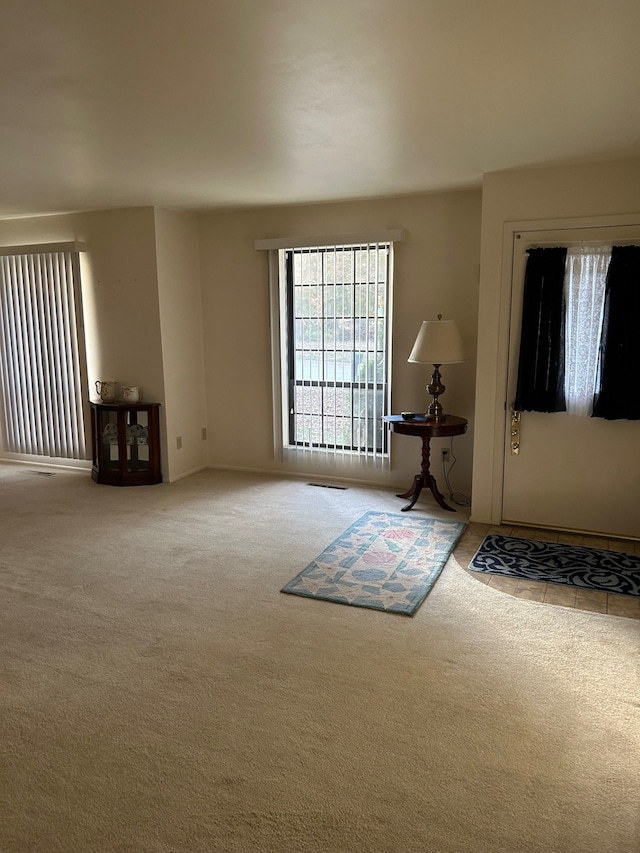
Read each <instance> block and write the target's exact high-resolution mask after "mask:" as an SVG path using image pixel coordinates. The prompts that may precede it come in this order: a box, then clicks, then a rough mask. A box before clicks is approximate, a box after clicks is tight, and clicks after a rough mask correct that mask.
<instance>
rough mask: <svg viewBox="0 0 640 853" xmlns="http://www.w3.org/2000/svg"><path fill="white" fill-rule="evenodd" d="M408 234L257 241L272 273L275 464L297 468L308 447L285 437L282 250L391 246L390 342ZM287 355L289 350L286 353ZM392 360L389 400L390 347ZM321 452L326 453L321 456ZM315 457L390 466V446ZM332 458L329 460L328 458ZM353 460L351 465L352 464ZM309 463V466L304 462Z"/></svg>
mask: <svg viewBox="0 0 640 853" xmlns="http://www.w3.org/2000/svg"><path fill="white" fill-rule="evenodd" d="M407 236H408V234H407V232H406V231H405V230H404V229H402V228H395V229H384V230H379V231H369V232H357V233H350V234H324V235H318V236H306V237H300V236H296V237H275V238H273V237H270V238H266V239H261V240H256V241H255V243H254V247H255V249H256V250H258V251H266V252H268V274H269V311H270V329H271V375H272V398H273V407H272V415H273V433H272V437H273V453H274V458H275V460H276V461H281V462H291V463H293V464H294V465H295V463H296V460H300V459H301V458H302V456H303V454H306V453H307V452H308V448H301V447H297V446H295V445H291V444H289V441H288V438H289V436H288V433H287V434H286V435H285V432H284V429H285V425H286V424H287V419H288V400H287V397H286V395H283V393H282V375H283V368H284V365H283V347H282V336H283V328H282V327H283V318H284V317H286V288H285V287H284V286H283V284H284V282H285V270H284V255H283V253H282V252H281V251H280V250H282V249H294V248H308V247H313V248H317V247H321V246H339V245H354V244H363V243H383V242H388V243H390V244H391V251H390V255H389V288H390V290H389V293H390V296H389V304H388V306H387V326H388V330H389V335H390V340H391V335H392V330H393V290H394V262H393V259H394V250H395V244H396V243H398V242H401V241H403V240H406V239H407ZM284 352H286V350H284ZM388 357H389V373H388V376H389V383H388V384H389V391H388V395H389V399H391V394H392V370H391V346H389V347H388ZM321 451H324V454H325V455H324V457H322V453H321ZM312 452H313V454H314V458H315V459H316V460H317V461H318V464H320V465H323V464H324V463H323V462H322V461H321V459H322V458H324V459H327V464H329V465H330V466H331V468H332V469H334V468H335V465H336V464H338V462H337V460H338V459H342V460H343V462H344V464H345V465H346V466H347V467H348V468H352V467H353V464H354V463H357V465H358V467H359V468H362V466H364V467H374V468H375V467H379V466H382V467H385V468H389V467H390V459H391V447H390V445H389V446H388V447H387V453H386V454H384V455H381V454H378V455H376V456H375V457H371V456H367V455H365V454H363V453H361V452H357V451H343V452H339V453H338V454H335V453H332V452H331V451H328V450H326V449H325V448H316V449H313V450H312ZM328 457H330V459H328ZM349 460H351V462H350V461H349ZM304 464H307V463H304Z"/></svg>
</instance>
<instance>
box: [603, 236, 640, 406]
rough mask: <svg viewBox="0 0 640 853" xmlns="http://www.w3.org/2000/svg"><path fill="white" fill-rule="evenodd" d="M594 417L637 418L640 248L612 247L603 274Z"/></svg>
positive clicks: (639, 339) (638, 401)
mask: <svg viewBox="0 0 640 853" xmlns="http://www.w3.org/2000/svg"><path fill="white" fill-rule="evenodd" d="M599 371H600V384H599V391H598V393H596V399H595V403H594V406H593V415H594V417H596V418H606V419H607V420H610V421H612V420H620V419H625V420H630V421H635V420H639V419H640V379H639V377H640V246H614V247H613V249H612V250H611V263H610V264H609V270H608V272H607V289H606V294H605V301H604V320H603V324H602V341H601V344H600V365H599Z"/></svg>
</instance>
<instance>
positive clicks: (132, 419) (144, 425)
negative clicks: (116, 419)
mask: <svg viewBox="0 0 640 853" xmlns="http://www.w3.org/2000/svg"><path fill="white" fill-rule="evenodd" d="M125 414H126V430H127V462H126V470H127V471H131V472H133V471H148V470H149V413H148V412H145V411H136V410H129V411H127V412H126V413H125Z"/></svg>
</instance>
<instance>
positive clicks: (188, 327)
mask: <svg viewBox="0 0 640 853" xmlns="http://www.w3.org/2000/svg"><path fill="white" fill-rule="evenodd" d="M155 227H156V255H157V264H158V295H159V303H160V329H161V338H162V360H163V366H164V387H165V412H166V424H167V441H166V442H165V448H166V453H167V463H166V464H165V465H164V466H163V469H164V470H165V471H166V472H167V475H168V479H170V480H176V479H178V478H180V477H184V476H186V475H187V474H190V473H192V472H194V471H197V470H200V469H201V468H204V467H206V465H207V442H206V441H203V439H202V430H203V428H205V427H206V423H207V421H206V416H207V413H206V401H205V396H206V395H205V383H204V349H203V338H202V294H201V289H200V255H199V249H198V221H197V217H196V215H195V214H192V213H181V212H176V211H169V210H162V209H156V222H155ZM178 436H180V438H181V441H182V448H181V449H180V450H178V448H177V437H178Z"/></svg>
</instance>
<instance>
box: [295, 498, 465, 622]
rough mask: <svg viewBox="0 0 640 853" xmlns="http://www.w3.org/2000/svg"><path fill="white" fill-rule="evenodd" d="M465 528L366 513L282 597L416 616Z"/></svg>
mask: <svg viewBox="0 0 640 853" xmlns="http://www.w3.org/2000/svg"><path fill="white" fill-rule="evenodd" d="M466 526H467V525H466V524H465V523H463V522H459V521H448V520H445V521H441V520H440V519H437V518H424V517H422V516H419V515H417V514H416V515H414V514H408V515H404V514H400V513H393V512H374V511H371V512H366V513H365V514H364V515H363V516H362V518H359V519H358V521H356V522H355V524H352V525H351V527H349V529H348V530H345V532H344V533H343V534H342V535H341V536H339V537H338V538H337V539H336V540H335V542H333V543H332V544H331V545H329V547H328V548H325V549H324V551H323V552H322V554H320V556H319V557H316V559H315V560H314V561H313V562H312V563H309V565H308V566H307V567H306V568H305V569H303V570H302V571H301V572H300V574H298V575H296V577H295V578H293V580H291V581H289V583H288V584H286V585H285V586H283V587H282V590H281V592H288V593H292V594H293V595H302V596H306V597H307V598H321V599H324V600H325V601H334V602H336V603H338V604H352V605H354V606H355V607H369V608H371V609H372V610H386V611H388V612H390V613H402V614H404V615H405V616H413V615H414V613H415V612H416V610H417V609H418V607H420V605H421V604H422V602H423V601H424V599H425V598H426V596H427V595H428V593H429V591H430V589H431V587H432V586H433V584H434V583H435V582H436V580H437V578H438V575H439V574H440V572H441V571H442V569H443V567H444V564H445V563H446V562H447V560H448V558H449V555H450V554H451V551H452V550H453V548H454V546H455V544H456V542H457V541H458V539H459V538H460V536H461V535H462V532H463V531H464V529H465V527H466Z"/></svg>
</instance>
